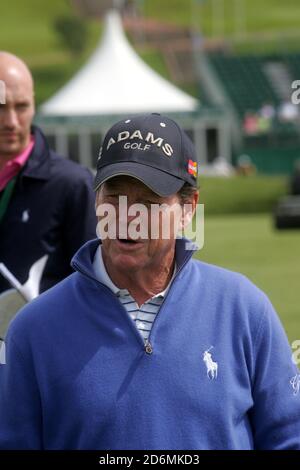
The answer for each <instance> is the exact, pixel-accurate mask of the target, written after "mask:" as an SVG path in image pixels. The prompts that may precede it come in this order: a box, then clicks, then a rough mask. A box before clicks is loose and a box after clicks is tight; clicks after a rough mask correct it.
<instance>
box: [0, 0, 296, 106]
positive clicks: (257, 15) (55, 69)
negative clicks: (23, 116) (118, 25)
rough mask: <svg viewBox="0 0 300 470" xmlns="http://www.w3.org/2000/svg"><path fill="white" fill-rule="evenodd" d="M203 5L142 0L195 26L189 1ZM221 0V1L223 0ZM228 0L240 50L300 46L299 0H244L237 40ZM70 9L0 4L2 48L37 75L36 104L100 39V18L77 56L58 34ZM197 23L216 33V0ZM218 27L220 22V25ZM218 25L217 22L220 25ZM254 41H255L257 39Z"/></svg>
mask: <svg viewBox="0 0 300 470" xmlns="http://www.w3.org/2000/svg"><path fill="white" fill-rule="evenodd" d="M193 1H194V4H195V5H196V4H198V3H199V5H200V2H199V0H140V2H139V4H140V5H141V6H142V5H143V8H142V11H143V12H144V14H145V15H146V16H148V17H152V18H157V19H158V20H162V21H167V22H174V23H176V24H179V25H183V26H188V27H189V26H191V24H192V16H191V5H192V3H193ZM220 1H221V0H220ZM224 2H225V29H224V32H225V36H226V37H227V38H229V39H231V40H235V43H234V44H236V48H237V50H239V51H243V52H246V51H247V52H249V51H251V50H252V51H253V50H254V51H255V52H257V51H263V52H266V50H267V51H271V50H273V51H276V50H278V46H279V48H280V49H281V50H282V48H284V49H285V50H289V49H293V50H295V49H298V50H299V44H300V42H299V39H300V29H299V13H300V5H299V0H285V1H284V2H280V1H279V0H265V1H264V2H262V1H261V0H245V3H246V11H247V22H246V32H247V35H248V36H247V37H246V38H245V39H242V40H241V38H236V35H235V22H234V13H233V12H234V6H233V5H234V0H224ZM70 12H71V6H70V2H68V1H62V0H51V2H45V1H44V2H41V1H40V0H26V1H23V0H10V1H9V2H5V1H3V2H1V7H0V49H1V50H8V51H11V52H12V53H15V54H17V55H19V56H20V57H22V58H23V59H24V60H25V61H26V62H27V63H28V64H29V66H30V67H31V68H32V70H33V73H34V75H35V76H36V95H37V104H40V103H41V102H42V101H44V100H45V99H47V98H48V97H49V96H51V95H52V94H53V93H54V92H55V91H57V89H58V88H60V87H61V86H62V85H63V84H64V83H65V81H66V80H68V79H69V77H70V76H72V75H73V74H74V73H75V72H76V71H77V70H78V69H79V68H80V67H81V65H82V63H83V62H84V61H85V60H86V59H87V58H88V56H89V55H90V53H91V52H92V50H93V49H94V48H95V46H96V44H97V41H98V40H99V37H100V33H101V30H102V23H101V22H100V21H99V20H96V19H90V20H89V22H88V29H89V44H88V46H87V48H86V51H85V53H84V54H83V56H81V57H79V58H78V59H76V60H74V59H73V58H72V57H71V56H70V54H69V53H68V52H67V51H66V50H65V49H64V48H63V47H62V46H61V44H60V42H59V40H58V37H57V35H56V34H55V31H54V28H53V23H54V20H55V19H56V18H57V17H58V16H61V15H65V14H68V13H70ZM193 23H194V24H196V25H197V27H200V28H201V30H202V31H203V33H204V34H205V35H206V36H211V35H212V0H205V1H203V2H202V6H196V7H195V10H194V15H193ZM219 26H220V25H219ZM217 29H218V25H217ZM282 31H283V32H293V31H295V33H293V34H292V37H291V38H290V39H287V38H285V39H284V40H281V39H280V38H279V39H278V36H276V38H275V39H274V40H273V39H271V40H268V41H264V40H263V39H261V40H260V39H259V38H258V37H257V34H258V33H265V32H267V33H268V34H270V33H271V34H272V33H275V34H276V35H277V33H279V32H282ZM253 41H254V42H253ZM141 54H142V56H143V58H144V59H145V61H146V62H147V63H149V65H150V66H151V67H153V68H154V69H155V70H156V71H158V72H159V73H161V74H162V75H163V76H165V77H166V78H169V72H168V70H167V67H166V64H165V63H164V61H163V57H162V56H161V54H160V53H159V52H156V51H150V52H143V51H141ZM184 89H186V91H188V92H190V93H192V94H193V95H195V96H197V95H198V90H197V88H196V87H190V86H187V87H184Z"/></svg>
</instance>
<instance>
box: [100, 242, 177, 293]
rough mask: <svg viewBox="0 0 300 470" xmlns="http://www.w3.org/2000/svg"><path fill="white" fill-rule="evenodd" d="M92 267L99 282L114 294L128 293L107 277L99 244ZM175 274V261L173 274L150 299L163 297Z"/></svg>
mask: <svg viewBox="0 0 300 470" xmlns="http://www.w3.org/2000/svg"><path fill="white" fill-rule="evenodd" d="M93 268H94V273H95V276H96V278H97V280H98V281H99V282H101V283H102V284H104V285H105V286H106V287H108V288H109V289H110V290H111V291H112V292H113V293H114V294H115V295H118V296H120V297H122V296H123V295H126V294H128V290H127V289H120V288H119V287H117V286H116V285H115V284H114V283H113V281H112V280H111V278H110V277H109V275H108V272H107V271H106V268H105V265H104V261H103V256H102V246H101V244H100V245H99V246H98V248H97V250H96V253H95V256H94V260H93ZM175 274H176V263H175V266H174V271H173V275H172V278H171V280H170V282H169V284H168V285H167V287H166V288H165V289H164V290H163V291H162V292H159V293H158V294H155V295H154V296H153V297H152V299H155V298H157V297H165V296H166V295H167V292H168V290H169V289H170V286H171V283H172V281H173V279H174V277H175Z"/></svg>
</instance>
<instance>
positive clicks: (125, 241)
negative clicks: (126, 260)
mask: <svg viewBox="0 0 300 470" xmlns="http://www.w3.org/2000/svg"><path fill="white" fill-rule="evenodd" d="M118 241H119V242H121V243H124V244H126V245H134V244H136V243H140V242H141V239H138V240H132V239H129V238H118Z"/></svg>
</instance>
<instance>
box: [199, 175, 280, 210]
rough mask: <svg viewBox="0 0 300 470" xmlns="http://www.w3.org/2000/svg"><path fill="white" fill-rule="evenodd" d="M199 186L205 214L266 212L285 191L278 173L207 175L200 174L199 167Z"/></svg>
mask: <svg viewBox="0 0 300 470" xmlns="http://www.w3.org/2000/svg"><path fill="white" fill-rule="evenodd" d="M199 185H200V202H202V203H204V204H205V213H206V214H208V215H217V214H233V213H236V214H245V213H261V212H270V211H272V209H273V207H274V204H276V202H277V200H278V198H279V197H281V196H283V195H284V194H286V192H287V180H286V178H284V177H281V176H260V175H253V176H248V177H243V176H235V177H232V178H209V177H201V166H200V178H199Z"/></svg>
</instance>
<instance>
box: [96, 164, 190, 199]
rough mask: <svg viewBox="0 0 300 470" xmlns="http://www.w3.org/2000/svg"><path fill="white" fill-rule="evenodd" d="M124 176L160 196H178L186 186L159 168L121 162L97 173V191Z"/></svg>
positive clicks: (180, 180)
mask: <svg viewBox="0 0 300 470" xmlns="http://www.w3.org/2000/svg"><path fill="white" fill-rule="evenodd" d="M122 175H123V176H131V177H132V178H136V179H138V180H139V181H141V182H142V183H144V184H145V185H146V186H148V188H150V189H151V190H152V191H153V192H154V193H156V194H158V195H159V196H171V195H172V194H176V193H177V192H178V191H179V190H180V189H181V188H182V186H183V185H184V181H183V180H182V179H180V178H177V177H176V176H172V175H169V174H168V173H166V172H164V171H161V170H158V169H157V168H152V167H151V166H148V165H143V164H141V163H137V162H119V163H113V164H111V165H106V166H104V167H102V168H101V169H99V170H98V171H97V175H96V178H95V185H94V188H95V191H96V190H97V189H98V188H99V187H100V185H101V184H103V183H104V182H105V181H107V180H109V179H111V178H113V177H115V176H122Z"/></svg>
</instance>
